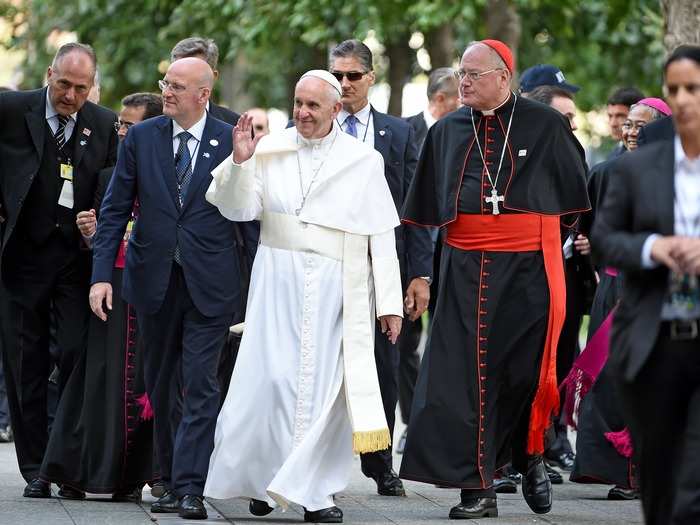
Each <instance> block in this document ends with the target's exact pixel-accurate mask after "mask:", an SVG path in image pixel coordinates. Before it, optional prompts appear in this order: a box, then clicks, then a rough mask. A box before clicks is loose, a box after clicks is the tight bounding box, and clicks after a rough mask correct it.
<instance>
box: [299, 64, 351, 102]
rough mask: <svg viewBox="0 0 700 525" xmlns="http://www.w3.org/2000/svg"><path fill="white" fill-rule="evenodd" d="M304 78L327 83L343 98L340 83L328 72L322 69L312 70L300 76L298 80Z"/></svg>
mask: <svg viewBox="0 0 700 525" xmlns="http://www.w3.org/2000/svg"><path fill="white" fill-rule="evenodd" d="M306 77H315V78H320V79H321V80H323V81H324V82H327V83H328V84H330V85H331V86H333V89H335V90H336V91H337V92H338V94H339V95H340V96H341V97H342V96H343V88H342V87H341V85H340V82H338V79H337V78H335V77H334V76H333V75H331V74H330V73H329V72H328V71H326V70H324V69H312V70H311V71H307V72H306V73H304V74H303V75H301V78H300V79H299V80H301V79H302V78H306Z"/></svg>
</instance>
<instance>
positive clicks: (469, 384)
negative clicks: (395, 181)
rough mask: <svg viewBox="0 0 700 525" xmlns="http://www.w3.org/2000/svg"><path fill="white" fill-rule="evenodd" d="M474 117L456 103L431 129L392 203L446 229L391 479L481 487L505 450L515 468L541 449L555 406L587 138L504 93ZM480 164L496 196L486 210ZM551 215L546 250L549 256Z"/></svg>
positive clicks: (543, 109)
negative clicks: (569, 229)
mask: <svg viewBox="0 0 700 525" xmlns="http://www.w3.org/2000/svg"><path fill="white" fill-rule="evenodd" d="M514 101H515V108H514V106H513V104H514ZM511 114H512V125H511V129H510V134H509V136H508V141H507V144H505V136H506V133H507V130H508V124H509V120H510V118H511ZM473 122H474V124H472V110H471V109H470V108H468V107H464V108H461V109H460V110H458V111H455V112H453V113H451V114H450V115H448V116H447V117H445V118H444V119H442V120H440V121H439V122H437V123H436V124H435V125H434V126H433V127H432V128H431V129H430V131H429V132H428V136H427V137H426V141H425V145H424V147H423V150H422V153H421V158H420V160H419V162H418V166H417V170H416V174H415V177H414V180H413V183H412V185H411V188H410V190H409V193H408V196H407V199H406V202H405V205H404V209H403V213H402V219H403V220H404V221H405V222H408V223H414V224H420V225H425V226H444V227H446V230H447V235H446V241H445V244H444V246H443V255H442V260H441V265H440V286H439V290H438V297H437V305H436V309H435V314H434V318H433V321H432V327H431V333H430V338H429V341H428V345H427V348H426V352H425V355H424V357H423V362H422V365H421V370H420V375H419V378H418V384H417V386H416V394H415V398H414V403H413V407H412V410H411V421H410V425H409V429H408V438H407V442H406V448H405V451H404V457H403V463H402V466H401V477H403V478H406V479H412V480H416V481H423V482H427V483H436V484H440V485H446V486H453V487H460V488H467V489H469V488H472V489H484V488H488V487H490V486H491V485H492V482H493V474H494V471H495V469H496V468H498V467H501V466H503V465H504V464H505V463H507V462H508V461H510V460H511V459H512V460H513V461H514V464H516V467H520V468H521V469H524V468H525V461H526V457H527V455H528V454H534V453H541V451H542V447H543V443H542V438H543V436H542V435H543V433H544V427H543V425H544V426H546V424H548V422H549V415H550V413H551V412H553V411H556V410H557V408H558V396H557V392H556V377H555V376H556V374H555V359H556V350H555V349H556V342H557V339H558V332H559V331H560V329H561V324H562V323H563V314H564V312H563V310H564V306H563V305H562V303H563V301H564V299H565V297H562V295H564V294H565V292H564V290H563V286H562V283H563V262H562V256H561V239H560V237H559V233H558V231H559V221H560V217H562V216H564V215H569V214H571V215H576V214H577V213H578V212H581V211H584V210H587V209H589V202H588V196H587V192H586V178H585V174H586V165H585V158H584V152H583V148H582V147H581V145H580V144H579V142H578V141H577V140H576V138H575V137H574V135H573V134H572V132H571V129H570V127H569V124H568V122H567V121H566V120H565V119H564V118H563V117H562V116H561V115H560V114H559V113H557V112H556V111H554V110H552V109H551V108H549V107H547V106H544V105H542V104H539V103H537V102H533V101H529V100H527V99H523V98H517V101H516V99H515V96H514V95H511V97H510V99H509V100H508V101H507V102H506V103H505V104H504V105H502V106H501V107H500V108H498V109H497V110H495V112H493V114H491V115H486V114H483V113H481V112H478V111H474V112H473ZM474 127H475V128H476V130H477V134H478V138H479V143H478V144H477V142H476V140H475V133H474ZM504 144H505V146H506V147H505V151H504ZM479 146H481V152H480V151H479ZM502 153H503V161H502V166H501V169H500V172H499V173H500V174H499V175H498V178H496V174H497V172H498V166H499V164H500V163H501V155H502ZM482 154H483V158H482ZM484 164H485V165H486V166H487V167H488V170H489V172H490V173H491V177H492V179H494V182H495V186H496V190H497V192H498V195H500V196H504V200H503V201H502V202H499V204H498V205H499V210H500V214H499V215H496V216H494V215H493V214H492V210H493V205H492V204H491V203H490V202H487V201H486V198H487V197H490V196H491V192H492V185H491V182H490V181H489V179H488V176H487V173H486V170H485V169H484ZM520 224H522V228H520ZM552 225H553V226H554V231H555V233H554V236H555V243H556V249H555V250H554V252H553V253H552V250H551V249H550V251H549V256H548V257H545V255H544V253H545V251H544V248H543V247H544V245H545V238H546V237H548V238H549V240H548V241H547V242H548V243H549V246H550V248H551V241H552ZM545 230H547V231H545ZM521 241H522V242H521ZM545 259H547V260H545ZM555 274H556V275H555ZM555 281H556V282H557V283H558V287H554V286H553V283H554V282H555ZM550 290H556V295H557V296H556V297H554V296H553V297H550ZM553 295H555V294H553ZM550 299H552V301H551V304H554V303H555V302H556V304H557V315H556V316H554V315H553V312H550ZM554 299H556V301H554ZM550 314H552V315H550ZM553 318H556V320H555V321H554V324H553ZM552 345H553V346H554V350H552V351H549V352H545V348H551V347H552ZM543 354H545V359H546V363H545V362H544V360H543ZM541 364H542V366H540V365H541ZM552 373H554V381H553V382H552ZM543 396H544V397H543ZM542 401H545V402H544V403H543V402H542ZM536 406H539V407H540V412H541V413H540V414H539V423H537V424H533V421H534V419H535V418H534V415H535V412H536V411H535V410H531V409H532V408H533V407H536ZM543 411H544V412H543ZM543 422H544V423H543Z"/></svg>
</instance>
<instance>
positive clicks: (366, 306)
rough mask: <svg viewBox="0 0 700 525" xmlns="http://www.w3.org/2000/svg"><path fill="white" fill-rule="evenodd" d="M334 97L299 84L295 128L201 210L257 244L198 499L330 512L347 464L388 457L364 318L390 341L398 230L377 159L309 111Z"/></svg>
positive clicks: (327, 84)
mask: <svg viewBox="0 0 700 525" xmlns="http://www.w3.org/2000/svg"><path fill="white" fill-rule="evenodd" d="M339 87H340V86H339V84H338V83H337V81H335V79H334V78H333V77H330V75H329V74H328V73H327V72H325V71H313V72H309V73H307V74H305V75H304V76H302V78H301V80H300V81H299V83H298V84H297V91H296V94H295V111H294V116H295V122H296V124H297V125H296V127H292V128H289V129H286V130H285V131H283V132H280V133H277V134H273V135H270V136H266V137H263V138H262V139H261V140H260V141H259V142H257V143H256V145H254V146H253V147H254V149H255V153H254V155H253V156H252V157H251V158H249V159H248V160H246V161H245V162H242V163H240V164H238V163H236V162H234V158H235V155H236V154H237V153H236V152H234V154H233V155H232V158H229V159H228V160H227V161H225V162H224V163H223V164H221V165H220V166H219V167H218V168H216V170H214V172H213V179H214V180H213V182H212V184H211V186H210V188H209V191H208V192H207V200H208V201H209V202H211V203H212V204H214V205H215V206H217V207H218V208H219V209H220V211H221V213H222V214H223V215H224V216H226V217H227V218H229V219H231V220H236V221H248V220H253V219H259V220H260V221H261V241H260V246H259V248H258V251H257V255H256V258H255V262H254V265H253V271H252V277H251V285H250V293H249V297H248V306H247V316H246V324H245V331H244V334H243V340H242V342H241V346H240V350H239V354H238V360H237V362H236V366H235V369H234V372H233V376H232V378H231V385H230V387H229V392H228V396H227V398H226V401H225V403H224V405H223V408H222V410H221V413H220V415H219V419H218V422H217V427H216V437H215V448H214V452H213V453H212V456H211V459H210V464H209V474H208V478H207V483H206V487H205V489H204V494H205V496H208V497H212V498H232V497H246V498H251V499H253V500H260V501H264V502H266V503H267V504H268V505H269V506H270V507H272V508H274V507H276V506H278V505H279V506H282V507H283V508H285V507H286V506H287V504H288V503H289V502H294V503H297V504H299V505H302V506H303V507H305V509H306V511H307V512H313V511H319V510H321V509H329V508H331V507H334V503H333V495H334V494H336V493H338V492H340V491H342V490H343V489H344V488H345V487H346V486H347V483H348V481H349V477H350V469H351V466H352V456H353V451H354V452H356V453H358V452H365V451H372V450H380V449H382V448H385V447H387V446H388V445H389V433H388V428H387V424H386V419H385V417H384V412H383V408H382V403H381V397H380V393H379V385H378V380H377V372H376V367H375V361H374V350H373V343H372V337H373V327H374V318H373V316H374V315H376V316H377V317H379V318H380V319H382V321H383V326H386V328H387V332H388V335H390V336H391V337H393V338H395V337H396V336H398V331H400V321H401V320H400V316H402V311H403V308H402V297H401V282H400V276H399V275H400V274H399V264H398V260H397V257H396V247H395V240H394V228H395V227H396V226H397V225H398V224H399V219H398V216H397V214H396V207H395V205H394V203H393V200H392V198H391V194H390V192H389V188H388V186H387V183H386V180H385V178H384V168H383V160H382V157H381V155H380V154H379V153H377V152H376V151H375V150H374V149H372V148H370V147H369V146H366V145H364V144H363V143H362V142H360V141H358V140H357V139H355V138H353V137H351V136H349V135H347V134H345V133H343V132H342V131H341V130H340V128H339V126H338V125H337V123H335V118H334V117H335V114H337V109H339V104H336V103H333V100H331V101H330V102H329V104H331V105H332V106H333V107H334V108H337V109H336V111H335V112H333V111H330V112H326V113H324V111H322V110H319V111H317V112H315V110H314V107H313V104H315V103H317V101H316V100H315V99H318V98H319V97H320V99H323V100H325V99H324V97H332V98H335V99H336V100H337V98H338V97H334V96H333V93H334V90H338V89H339ZM329 92H330V93H329ZM323 100H322V101H321V103H324V102H323ZM307 106H308V107H307ZM321 109H323V108H321ZM309 115H310V116H309ZM241 120H242V122H241V123H239V126H237V128H239V132H242V133H245V132H246V129H245V127H246V124H247V121H248V118H247V117H244V118H242V119H241ZM309 129H315V130H317V132H316V133H315V135H316V136H317V138H314V133H311V132H309ZM318 130H322V132H318ZM305 131H306V132H305ZM234 133H235V131H234ZM305 135H306V136H307V137H308V136H309V135H311V137H310V138H305ZM318 135H321V136H318ZM375 310H376V313H375ZM389 320H391V323H389ZM385 322H386V324H385ZM336 510H338V509H336ZM340 519H341V520H342V513H341V515H340Z"/></svg>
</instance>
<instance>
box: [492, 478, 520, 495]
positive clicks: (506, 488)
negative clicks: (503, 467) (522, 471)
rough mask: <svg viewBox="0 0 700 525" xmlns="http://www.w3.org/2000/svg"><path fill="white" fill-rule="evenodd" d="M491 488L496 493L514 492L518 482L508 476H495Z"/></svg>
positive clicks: (516, 489) (516, 490)
mask: <svg viewBox="0 0 700 525" xmlns="http://www.w3.org/2000/svg"><path fill="white" fill-rule="evenodd" d="M493 490H495V491H496V493H497V494H515V493H517V492H518V484H517V483H516V482H515V481H513V480H512V479H510V478H496V479H494V480H493Z"/></svg>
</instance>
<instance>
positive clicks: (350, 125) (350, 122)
mask: <svg viewBox="0 0 700 525" xmlns="http://www.w3.org/2000/svg"><path fill="white" fill-rule="evenodd" d="M358 122H359V120H358V119H357V117H356V116H355V115H348V117H347V118H346V119H345V125H346V126H345V133H347V134H348V135H352V136H353V137H355V138H357V127H356V125H357V123H358Z"/></svg>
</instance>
